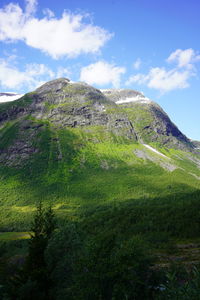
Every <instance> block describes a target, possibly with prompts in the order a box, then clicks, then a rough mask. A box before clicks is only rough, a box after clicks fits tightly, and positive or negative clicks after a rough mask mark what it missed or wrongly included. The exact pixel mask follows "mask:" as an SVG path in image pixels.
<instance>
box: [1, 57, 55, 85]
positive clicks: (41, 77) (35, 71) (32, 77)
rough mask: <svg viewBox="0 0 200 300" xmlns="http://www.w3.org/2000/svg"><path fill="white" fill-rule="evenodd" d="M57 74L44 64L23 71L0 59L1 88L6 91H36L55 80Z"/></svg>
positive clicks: (32, 65) (34, 65)
mask: <svg viewBox="0 0 200 300" xmlns="http://www.w3.org/2000/svg"><path fill="white" fill-rule="evenodd" d="M54 76H55V74H54V72H52V71H51V70H50V69H49V68H48V67H46V66H45V65H43V64H28V65H26V66H25V69H24V70H23V71H21V70H19V69H17V67H15V66H13V65H12V64H10V63H9V62H8V61H6V60H3V59H0V86H2V87H3V88H4V89H14V90H15V91H20V90H21V89H27V90H28V91H29V90H31V89H35V88H36V87H37V86H39V85H40V84H41V83H43V82H46V81H47V80H50V79H52V78H54Z"/></svg>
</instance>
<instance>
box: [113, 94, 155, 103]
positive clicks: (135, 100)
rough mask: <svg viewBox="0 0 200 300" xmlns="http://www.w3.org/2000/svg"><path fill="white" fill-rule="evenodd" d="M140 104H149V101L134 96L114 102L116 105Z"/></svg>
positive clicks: (145, 98) (139, 96)
mask: <svg viewBox="0 0 200 300" xmlns="http://www.w3.org/2000/svg"><path fill="white" fill-rule="evenodd" d="M137 101H139V102H142V103H149V102H150V101H151V100H150V99H149V98H147V97H142V96H141V95H136V96H135V97H127V98H124V99H121V100H118V101H116V102H115V103H116V104H122V103H129V102H137Z"/></svg>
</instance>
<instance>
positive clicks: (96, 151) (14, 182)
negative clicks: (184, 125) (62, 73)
mask: <svg viewBox="0 0 200 300" xmlns="http://www.w3.org/2000/svg"><path fill="white" fill-rule="evenodd" d="M55 90H56V88H55ZM56 91H57V90H56ZM62 93H63V94H62ZM62 93H61V94H60V95H57V96H58V97H60V98H58V101H54V100H55V99H54V97H56V94H55V93H53V92H49V93H48V90H47V93H46V94H42V97H43V98H39V100H40V101H41V103H40V102H37V104H38V107H39V108H38V107H37V109H38V111H39V113H38V114H37V112H36V113H35V114H34V115H31V114H29V112H28V110H27V113H24V108H25V107H28V105H29V104H31V103H32V101H33V99H34V97H32V96H31V94H28V95H25V96H24V97H23V98H21V99H20V100H18V101H16V102H14V103H8V104H2V105H0V114H1V115H2V116H3V120H4V121H5V122H4V123H3V125H2V127H1V129H0V138H1V140H0V180H1V184H0V205H1V210H0V219H1V223H0V254H1V258H0V277H1V283H0V285H2V286H3V288H1V287H0V297H1V296H2V295H4V297H10V298H4V299H5V300H6V299H21V300H22V299H24V300H26V299H37V298H38V300H39V299H65V298H68V299H72V300H73V299H76V300H85V299H88V300H90V299H91V300H93V299H99V300H100V299H102V300H114V299H116V300H123V299H128V300H132V299H136V300H137V299H139V300H141V299H149V300H151V299H176V295H178V296H177V297H179V299H195V295H197V291H198V282H199V269H198V266H197V264H198V262H199V259H200V253H199V248H200V246H199V239H200V236H199V233H200V218H199V211H200V181H199V180H200V158H199V156H198V155H195V154H194V153H190V152H186V151H182V150H177V149H176V150H175V149H170V148H165V147H164V146H163V139H165V138H166V136H165V135H164V134H163V135H162V134H161V135H160V136H159V138H158V139H154V137H155V134H156V135H157V134H158V133H157V132H156V130H155V131H154V130H152V128H150V125H151V124H152V123H153V122H155V118H154V117H155V116H154V115H153V114H152V111H151V109H150V106H145V105H139V104H137V103H136V104H135V105H134V109H133V107H132V108H131V107H128V106H126V105H125V106H123V109H121V108H119V107H116V106H115V105H114V104H113V105H112V104H110V102H109V101H108V100H107V99H106V98H102V99H101V100H102V102H103V103H104V104H105V110H104V109H103V108H101V109H102V111H101V113H100V115H99V116H97V115H98V112H97V110H95V109H96V108H95V106H92V104H94V103H96V102H98V99H99V97H100V96H99V95H101V94H100V93H99V92H98V91H97V90H94V89H92V88H90V87H88V86H85V85H82V84H75V85H73V84H72V85H71V84H68V85H66V87H64V88H63V91H62ZM45 97H46V98H45ZM102 97H103V96H102ZM41 99H43V100H44V101H43V102H42V100H41ZM56 100H57V99H56ZM62 101H63V103H62ZM34 105H35V104H34V103H33V105H32V106H31V109H32V107H33V109H34ZM87 105H89V106H91V109H90V110H89V111H87V110H86V113H85V112H84V113H85V115H84V117H83V116H81V117H80V115H79V114H81V112H78V113H77V115H76V114H75V113H74V115H73V116H74V119H73V118H72V121H74V123H72V124H76V123H75V122H76V118H77V120H79V121H80V120H81V122H82V121H83V122H82V123H80V124H82V126H79V127H75V128H68V127H66V126H65V121H66V123H67V122H68V115H67V110H68V109H71V108H74V111H76V109H77V108H79V107H80V108H85V106H87ZM56 108H59V109H60V111H61V112H62V110H63V115H62V116H61V117H60V116H59V115H58V116H57V115H53V117H52V118H49V119H48V120H45V118H46V117H47V113H48V114H50V110H52V109H56ZM121 110H123V111H122V112H121ZM11 112H13V114H12V116H11V117H10V113H11ZM18 113H19V115H18ZM40 113H41V114H40ZM158 113H159V112H158ZM41 116H42V117H41ZM102 116H103V117H102ZM127 116H128V118H127ZM162 116H163V115H162ZM162 116H161V117H162ZM82 117H83V118H82ZM98 117H99V118H101V117H102V118H103V119H102V120H100V121H99V122H97V121H95V122H94V123H92V120H93V118H97V119H95V120H98ZM104 117H105V120H104ZM158 117H159V116H158ZM42 118H43V119H42ZM54 118H55V119H54ZM59 118H60V119H59ZM84 118H88V119H87V120H86V124H90V125H88V126H85V125H84ZM106 118H108V120H109V121H108V122H107V121H106ZM88 120H89V121H88ZM126 120H130V121H131V122H132V123H133V128H134V131H135V132H136V133H137V135H138V134H139V136H141V137H142V140H143V143H148V144H149V145H151V146H152V147H154V148H155V149H157V151H159V152H160V153H161V154H164V155H165V156H166V157H164V156H162V155H160V154H159V153H156V152H155V151H153V150H152V149H147V148H146V147H145V145H143V144H141V143H139V139H138V142H136V141H134V137H133V139H131V138H129V136H128V133H129V132H131V131H130V128H132V127H131V126H130V124H129V122H128V121H127V122H126ZM70 121H71V120H70ZM90 122H91V123H90ZM106 122H107V123H106ZM94 124H96V125H94ZM102 124H104V125H102ZM113 124H114V125H113ZM124 124H125V125H124ZM126 125H127V127H126ZM73 126H76V125H73ZM128 126H130V128H129V127H128ZM127 128H128V129H127ZM172 139H173V137H172ZM154 140H156V142H153V141H154ZM176 142H177V140H176ZM172 144H173V143H172ZM181 149H185V148H184V147H183V148H181ZM38 203H39V204H38ZM41 203H42V204H43V206H41V205H40V204H41ZM35 206H36V207H37V209H36V208H35ZM49 206H50V207H51V208H52V209H49V208H48V207H49ZM54 215H55V217H56V219H57V225H58V226H57V228H56V230H54V224H53V222H52V223H51V221H52V220H53V219H54ZM33 218H34V224H32V219H33ZM29 231H30V232H32V235H31V238H29V237H30V236H29V234H28V232H29ZM183 240H185V242H184V243H185V244H186V246H187V244H188V243H192V245H193V246H192V247H191V248H190V250H189V251H190V252H189V251H186V250H183V251H182V250H180V249H182V248H181V247H185V244H184V243H183V242H181V241H183ZM180 245H182V246H180ZM184 249H185V248H184ZM181 251H182V252H181ZM190 254H192V255H191V257H192V260H190ZM193 254H194V255H193ZM178 259H180V261H181V264H182V265H183V268H185V270H184V271H181V272H182V274H185V275H184V276H185V277H184V282H182V283H179V279H180V280H182V278H181V276H180V274H179V273H178V270H179V269H180V266H177V267H176V268H175V266H174V268H175V271H174V269H170V262H169V261H170V260H172V261H173V262H174V261H175V262H176V261H178ZM193 264H195V266H196V269H195V268H193V266H191V265H193ZM188 265H190V266H191V268H189V267H188ZM165 267H166V270H165ZM195 270H196V271H195ZM2 274H3V275H2ZM44 274H45V276H46V274H48V276H47V277H48V278H47V279H45V278H44V277H45V276H44ZM173 274H175V275H173ZM190 279H191V282H192V283H191V284H189V280H190ZM5 287H6V289H5ZM162 287H164V289H163V290H162ZM9 288H10V289H9ZM184 293H185V294H184ZM6 294H7V296H5V295H6ZM187 297H188V298H187ZM189 297H190V298H189ZM177 299H178V298H177ZM196 299H198V298H196Z"/></svg>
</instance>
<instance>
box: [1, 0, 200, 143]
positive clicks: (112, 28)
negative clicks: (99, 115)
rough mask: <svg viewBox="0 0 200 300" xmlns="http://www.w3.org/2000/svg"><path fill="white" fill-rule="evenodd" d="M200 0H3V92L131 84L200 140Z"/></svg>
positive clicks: (130, 85)
mask: <svg viewBox="0 0 200 300" xmlns="http://www.w3.org/2000/svg"><path fill="white" fill-rule="evenodd" d="M199 32H200V1H197V0H190V1H183V0H182V1H180V0H168V1H166V0H159V1H158V0H123V1H122V0H101V1H94V0H73V1H67V0H65V1H64V0H59V1H46V0H38V1H36V0H26V1H24V0H13V2H10V1H8V0H1V4H0V91H2V92H3V91H4V92H5V91H14V92H18V93H25V92H28V91H31V90H34V89H35V88H36V87H37V86H39V85H41V84H42V83H44V82H46V81H48V80H51V79H55V78H58V77H68V78H70V79H71V80H73V81H85V82H87V83H89V84H91V85H93V86H96V87H98V88H111V87H115V88H131V89H136V90H139V91H142V92H143V93H144V94H145V96H147V97H149V98H151V99H152V100H154V101H156V102H157V103H159V104H160V105H161V106H162V108H163V109H164V110H165V111H166V112H167V113H168V114H169V116H170V118H171V119H172V121H173V122H174V123H176V125H177V126H178V127H179V129H180V130H181V131H182V132H183V133H185V134H186V135H187V136H188V137H190V138H192V139H197V140H200V122H199V112H200V78H199V77H200V38H199V36H200V35H199Z"/></svg>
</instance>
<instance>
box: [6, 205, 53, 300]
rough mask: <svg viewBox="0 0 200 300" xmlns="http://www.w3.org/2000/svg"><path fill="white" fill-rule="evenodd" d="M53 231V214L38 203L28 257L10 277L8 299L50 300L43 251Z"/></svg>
mask: <svg viewBox="0 0 200 300" xmlns="http://www.w3.org/2000/svg"><path fill="white" fill-rule="evenodd" d="M54 229H55V220H54V213H53V211H52V209H51V207H49V208H48V209H46V210H45V209H44V208H43V207H42V203H41V202H39V204H38V206H37V210H36V213H35V216H34V221H33V224H32V228H31V232H32V233H31V239H30V241H29V248H28V255H27V257H26V261H25V263H24V265H23V267H22V268H20V269H19V270H16V272H15V273H14V276H12V277H10V278H9V280H8V284H7V286H8V287H9V289H8V290H7V293H8V295H9V299H23V300H27V299H38V300H45V299H46V300H47V299H51V298H50V296H49V289H50V285H51V281H50V274H49V272H48V269H47V265H46V261H45V256H44V253H45V250H46V248H47V245H48V241H49V239H50V238H51V235H52V233H53V231H54Z"/></svg>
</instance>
